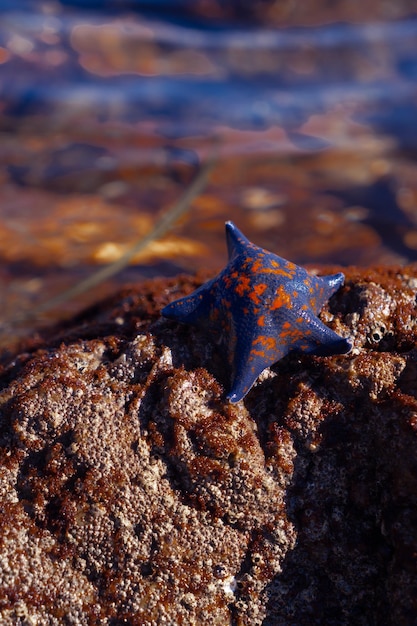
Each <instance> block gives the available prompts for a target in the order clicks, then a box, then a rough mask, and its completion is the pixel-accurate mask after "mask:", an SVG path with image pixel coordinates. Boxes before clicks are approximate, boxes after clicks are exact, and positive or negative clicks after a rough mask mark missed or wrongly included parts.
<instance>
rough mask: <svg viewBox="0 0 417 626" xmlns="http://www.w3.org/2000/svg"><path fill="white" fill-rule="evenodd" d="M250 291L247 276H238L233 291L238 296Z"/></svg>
mask: <svg viewBox="0 0 417 626" xmlns="http://www.w3.org/2000/svg"><path fill="white" fill-rule="evenodd" d="M250 289H251V280H250V278H249V276H245V275H242V276H239V278H238V281H237V283H236V286H235V291H236V293H237V294H238V295H239V296H241V297H242V296H244V295H246V293H247V292H248V291H250Z"/></svg>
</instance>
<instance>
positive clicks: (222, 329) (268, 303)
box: [162, 222, 351, 402]
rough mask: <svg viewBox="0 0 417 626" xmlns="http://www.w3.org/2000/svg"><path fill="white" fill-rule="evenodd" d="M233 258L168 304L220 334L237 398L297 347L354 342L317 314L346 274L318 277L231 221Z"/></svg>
mask: <svg viewBox="0 0 417 626" xmlns="http://www.w3.org/2000/svg"><path fill="white" fill-rule="evenodd" d="M226 238H227V248H228V252H229V262H228V264H227V265H226V267H225V268H224V270H223V271H221V272H220V274H218V275H217V276H216V277H215V278H213V279H211V280H209V281H208V282H206V283H205V284H204V285H202V286H201V287H199V288H198V289H197V290H196V291H194V292H193V293H192V294H191V295H189V296H186V297H184V298H180V299H179V300H176V301H175V302H172V303H171V304H168V305H167V306H166V307H164V308H163V309H162V315H164V316H165V317H168V318H170V319H174V320H177V321H179V322H184V323H187V324H192V325H194V326H200V327H202V328H205V329H207V330H209V331H210V332H212V331H215V332H217V333H220V334H221V338H222V340H223V342H224V343H225V345H226V351H227V358H228V362H229V364H230V367H231V371H232V384H231V390H230V392H229V393H228V395H227V398H228V399H229V400H230V402H238V401H239V400H241V399H242V398H243V397H244V396H245V395H246V394H247V392H248V391H249V389H250V388H251V387H252V385H253V383H254V382H255V380H256V379H257V377H258V376H259V374H260V373H261V372H262V371H263V370H264V369H265V368H267V367H269V366H270V365H272V364H273V363H275V362H276V361H278V360H279V359H281V358H282V357H284V356H285V355H286V354H288V352H290V351H293V350H297V351H302V352H308V353H312V354H337V353H345V352H348V351H349V350H350V348H351V344H350V342H349V341H348V340H347V339H344V338H343V337H340V336H339V335H337V334H336V333H335V332H333V331H332V330H330V328H328V327H327V326H325V325H324V324H323V323H322V322H321V321H320V320H319V318H318V317H317V314H318V312H319V311H320V309H321V308H322V306H323V304H324V303H325V302H326V300H328V299H329V298H330V296H331V295H332V294H334V293H335V292H336V291H337V290H338V289H339V287H340V286H341V285H342V284H343V281H344V278H345V277H344V275H343V274H342V273H339V274H333V275H331V276H321V277H319V276H314V275H312V274H309V273H308V272H307V271H306V270H304V269H303V268H301V267H299V266H297V265H295V264H294V263H291V262H289V261H286V260H285V259H282V258H280V257H279V256H276V255H275V254H272V253H271V252H268V251H267V250H263V249H262V248H259V247H258V246H255V245H254V244H253V243H251V242H250V241H249V240H248V239H246V237H245V236H244V235H243V234H242V233H241V232H240V231H239V230H238V229H237V228H236V226H235V225H234V224H233V223H232V222H226Z"/></svg>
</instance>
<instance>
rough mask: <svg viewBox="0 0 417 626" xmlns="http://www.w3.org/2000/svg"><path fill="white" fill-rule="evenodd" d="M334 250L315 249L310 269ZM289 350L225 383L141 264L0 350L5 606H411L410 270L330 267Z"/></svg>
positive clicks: (246, 614)
mask: <svg viewBox="0 0 417 626" xmlns="http://www.w3.org/2000/svg"><path fill="white" fill-rule="evenodd" d="M329 271H330V272H331V271H335V268H326V272H329ZM345 273H346V284H345V286H344V287H343V288H342V289H341V290H340V291H339V292H338V293H337V294H335V296H334V297H333V298H332V299H331V300H330V302H329V304H328V306H327V307H326V308H325V309H324V310H323V312H322V319H323V320H324V321H325V322H326V323H327V324H329V326H331V327H332V328H333V329H334V330H335V331H336V332H338V333H341V334H344V335H347V334H349V335H350V336H351V337H352V339H353V341H354V348H353V350H352V352H351V353H350V354H348V355H336V356H332V357H313V356H308V355H290V356H288V357H287V358H285V359H283V360H282V361H280V362H279V363H278V364H276V365H275V366H274V367H273V368H271V369H270V370H267V371H266V372H265V373H264V374H263V375H262V376H261V378H260V379H259V381H258V383H257V384H256V386H255V387H254V388H253V389H252V390H251V392H250V393H249V394H248V396H247V397H246V399H245V401H244V402H240V403H238V404H237V405H230V404H228V403H227V402H225V400H224V388H225V386H227V384H228V373H227V368H226V367H225V364H224V362H223V360H222V357H221V355H220V354H219V353H218V350H217V347H216V346H215V345H213V344H212V343H211V341H210V337H207V336H204V333H202V332H201V331H197V330H196V329H193V328H191V327H187V326H182V325H177V324H175V323H173V322H170V321H168V320H163V319H161V318H160V315H159V311H160V309H161V307H162V306H163V305H165V304H166V303H167V302H169V301H171V300H173V299H174V298H177V297H179V296H181V295H184V294H186V293H189V292H191V291H192V290H193V289H194V288H195V287H196V286H197V285H198V284H199V283H200V282H201V280H202V277H201V276H200V277H195V278H176V279H171V280H165V281H160V282H158V281H154V282H152V283H150V282H149V283H144V284H143V285H141V286H140V287H138V288H137V289H131V290H125V291H123V292H122V293H119V294H117V295H116V296H115V297H113V298H111V299H109V300H108V301H106V302H104V303H101V304H100V305H98V306H97V307H95V308H93V309H90V310H89V311H87V312H85V313H84V314H82V315H80V316H79V317H77V318H75V319H74V320H72V321H71V323H69V324H67V325H66V327H61V328H60V329H55V330H54V331H53V332H52V331H51V332H50V333H49V337H48V339H44V340H42V341H38V342H37V343H36V345H35V344H34V343H32V345H30V346H29V345H28V346H27V347H26V350H22V352H21V353H20V354H19V355H18V356H16V358H14V360H12V361H10V362H8V363H3V365H2V366H1V370H0V389H1V392H0V527H1V529H2V531H1V533H0V621H1V623H2V624H5V625H6V626H8V625H14V624H17V623H21V624H38V625H44V624H45V625H47V624H48V625H49V624H63V623H65V624H77V625H78V624H88V625H90V624H100V625H101V624H108V625H109V626H110V625H111V626H114V625H115V624H130V625H136V624H137V625H139V624H141V625H142V624H149V625H153V624H155V625H159V624H210V625H211V624H221V625H224V624H233V625H236V624H241V625H246V624H247V625H251V626H252V625H257V624H264V625H270V626H272V625H288V624H293V625H297V626H298V625H300V626H301V625H304V624H307V623H308V624H338V625H345V624H346V625H348V624H349V625H350V624H353V623H354V624H363V625H368V624H369V625H370V624H382V623H383V624H387V625H391V624H392V625H394V624H395V625H403V624H404V625H406V624H407V625H408V624H413V623H416V621H417V567H416V566H417V563H416V559H417V557H416V555H417V504H416V499H415V494H416V492H417V452H416V450H417V446H416V443H417V384H416V381H417V348H416V339H417V322H416V287H417V268H413V267H408V268H402V269H390V270H388V269H387V270H384V269H374V270H356V269H354V268H353V269H350V270H347V271H346V270H345Z"/></svg>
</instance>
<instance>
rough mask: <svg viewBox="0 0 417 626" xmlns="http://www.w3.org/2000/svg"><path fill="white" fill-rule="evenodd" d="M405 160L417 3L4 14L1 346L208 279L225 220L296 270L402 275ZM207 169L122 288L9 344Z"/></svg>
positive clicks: (407, 234) (409, 210)
mask: <svg viewBox="0 0 417 626" xmlns="http://www.w3.org/2000/svg"><path fill="white" fill-rule="evenodd" d="M416 157H417V6H416V2H415V0H385V1H383V0H368V1H367V2H360V1H359V0H335V1H334V2H331V3H329V2H328V1H326V0H313V1H311V2H308V3H306V2H304V1H303V0H258V1H256V0H252V1H251V2H247V1H246V0H152V1H151V0H148V1H146V0H144V1H141V0H125V1H121V0H119V1H117V0H107V1H106V0H96V1H94V0H90V1H89V0H79V1H77V0H61V1H58V0H56V1H55V0H53V1H52V0H51V1H45V2H42V1H37V2H33V1H32V0H2V1H1V3H0V162H1V168H0V183H1V184H0V255H1V263H0V289H1V292H0V293H1V300H2V303H1V304H2V306H1V311H0V318H1V319H0V324H1V325H2V326H1V327H2V329H3V332H2V333H1V337H0V346H2V347H3V348H4V347H5V346H7V345H10V343H11V342H13V341H14V340H15V339H16V337H18V336H20V335H21V334H22V333H27V332H31V331H32V329H33V328H34V327H35V326H36V324H37V323H39V322H45V321H53V320H56V319H60V318H62V317H64V316H68V315H70V314H72V313H73V312H76V311H78V310H80V309H81V308H82V307H84V306H85V305H87V304H90V303H92V302H94V301H96V300H97V299H98V298H100V297H102V296H104V295H106V294H109V293H113V292H114V291H115V290H116V289H117V288H119V287H120V286H123V285H125V284H128V283H132V282H133V283H139V282H140V281H141V280H143V279H144V278H152V277H154V276H172V275H175V274H177V273H178V272H194V271H197V270H199V269H207V270H208V271H211V272H213V274H214V272H216V271H217V270H218V269H219V268H220V267H221V266H222V265H223V264H224V262H225V260H226V246H225V238H224V222H225V221H226V220H228V219H231V220H233V221H234V222H235V223H236V225H237V226H238V227H239V228H240V229H241V230H242V231H243V232H244V233H245V234H246V235H247V236H248V237H249V239H251V240H252V241H254V242H255V243H256V244H258V245H260V246H263V247H265V248H267V249H269V250H271V251H273V252H275V253H276V254H279V255H280V256H283V257H285V258H288V259H290V260H292V261H294V262H296V263H299V264H313V265H314V264H322V263H325V264H326V263H327V264H341V265H348V264H355V265H362V266H367V265H370V264H398V263H400V264H406V263H410V262H415V261H417V161H416ZM213 159H214V169H213V170H212V172H211V174H210V178H209V181H208V183H207V185H205V187H204V189H203V190H202V192H201V193H200V195H199V196H198V197H197V198H195V199H194V200H193V201H192V203H190V205H189V206H188V207H187V210H185V211H184V212H183V215H182V216H181V219H180V220H178V221H177V222H176V223H175V225H174V226H173V227H171V228H170V229H169V231H168V232H167V233H166V234H165V235H164V236H163V237H162V238H157V239H154V240H153V241H152V242H151V243H150V244H149V245H148V246H147V247H146V248H145V249H144V250H142V251H141V252H140V254H138V255H136V256H135V257H134V259H133V260H132V261H131V262H130V264H129V265H128V266H127V267H126V268H125V269H123V270H122V272H120V273H119V274H118V275H117V276H116V277H113V278H110V279H108V280H106V281H105V282H104V283H102V284H100V285H97V286H96V287H95V288H94V289H89V291H88V292H87V293H84V294H82V295H80V296H78V297H77V298H74V299H71V300H70V301H68V302H65V303H62V304H59V305H57V306H55V307H54V308H53V309H51V310H49V311H45V312H43V313H42V314H40V313H39V315H38V316H36V317H37V318H38V319H36V320H34V319H28V320H26V321H24V320H23V322H22V319H20V323H19V324H18V325H17V322H18V320H19V318H24V316H25V315H26V313H27V312H31V311H34V310H35V309H36V307H37V306H39V305H40V304H41V305H42V303H45V302H48V300H49V299H50V298H51V297H53V296H54V295H56V294H57V293H59V292H62V291H64V290H65V289H67V288H69V287H71V286H72V285H74V284H77V283H78V282H80V281H82V280H83V279H85V278H86V277H87V276H89V275H90V274H92V273H94V272H95V271H97V269H99V268H101V267H104V266H105V265H106V264H109V263H112V262H114V261H115V260H116V259H118V258H119V257H120V256H121V255H122V254H123V253H125V252H126V250H128V249H129V247H130V246H132V245H133V243H134V242H135V241H137V240H138V239H139V238H140V237H142V236H144V235H146V234H147V233H149V232H150V231H151V230H152V228H153V227H155V225H156V224H158V222H159V221H160V220H161V217H162V216H163V215H164V214H165V213H166V211H168V210H169V209H170V207H172V206H173V204H174V203H175V202H176V201H178V199H179V198H180V197H181V196H182V194H183V193H184V192H185V190H186V189H187V188H188V187H189V186H190V184H191V183H192V181H193V180H194V179H195V177H196V176H198V175H199V172H201V168H203V167H204V165H205V164H206V163H207V161H208V160H213ZM15 322H16V324H15ZM0 330H1V329H0Z"/></svg>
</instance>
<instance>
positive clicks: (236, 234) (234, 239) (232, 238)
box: [226, 222, 253, 261]
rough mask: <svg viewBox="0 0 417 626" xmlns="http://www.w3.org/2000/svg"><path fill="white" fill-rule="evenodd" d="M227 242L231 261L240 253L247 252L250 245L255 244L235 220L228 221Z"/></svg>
mask: <svg viewBox="0 0 417 626" xmlns="http://www.w3.org/2000/svg"><path fill="white" fill-rule="evenodd" d="M226 242H227V251H228V254H229V261H231V260H232V259H234V258H235V257H237V256H238V255H239V254H242V253H244V252H246V250H247V248H248V246H250V247H252V245H253V244H251V242H250V241H249V239H247V238H246V237H245V235H244V234H243V233H241V232H240V230H239V229H238V228H236V226H235V225H234V224H233V222H226Z"/></svg>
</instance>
